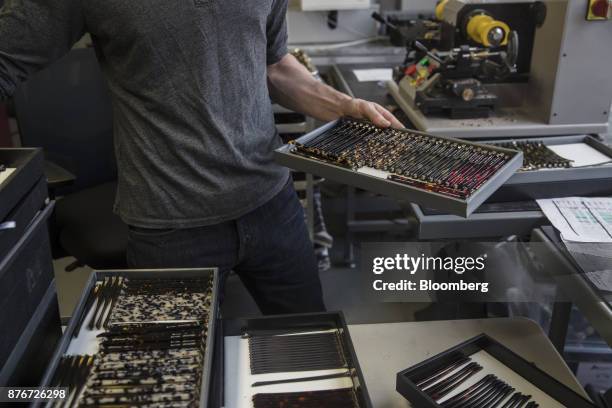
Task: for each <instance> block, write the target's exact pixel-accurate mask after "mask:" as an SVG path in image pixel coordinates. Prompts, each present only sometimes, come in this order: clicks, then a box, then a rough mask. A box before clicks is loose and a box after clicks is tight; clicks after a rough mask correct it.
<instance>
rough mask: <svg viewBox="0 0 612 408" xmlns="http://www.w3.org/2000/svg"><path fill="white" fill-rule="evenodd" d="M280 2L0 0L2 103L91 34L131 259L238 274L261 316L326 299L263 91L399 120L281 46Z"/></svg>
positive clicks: (330, 115)
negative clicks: (106, 94) (109, 114)
mask: <svg viewBox="0 0 612 408" xmlns="http://www.w3.org/2000/svg"><path fill="white" fill-rule="evenodd" d="M286 10H287V0H260V1H247V2H245V1H243V0H146V1H125V0H104V1H96V0H6V2H5V5H4V7H3V8H2V9H1V10H0V100H2V99H6V98H8V97H9V96H10V95H11V94H12V93H13V91H14V90H15V88H16V87H17V86H18V84H19V82H21V81H23V80H25V79H26V78H27V76H28V75H29V74H31V73H33V72H35V71H37V70H39V69H42V68H43V67H45V66H46V65H48V64H50V63H52V62H53V61H54V60H56V59H58V58H59V57H61V56H62V55H64V54H65V53H67V52H68V51H69V50H70V48H71V47H72V45H73V44H74V43H75V42H76V41H78V40H79V39H80V38H81V36H82V35H83V34H84V33H86V32H89V33H90V34H91V37H92V40H93V44H94V46H95V49H96V53H97V56H98V60H99V63H100V66H101V68H102V71H103V73H104V75H105V77H106V80H107V82H108V85H109V87H110V91H111V95H112V100H113V114H114V137H115V152H116V158H117V164H118V169H119V180H118V192H117V199H116V204H115V211H116V212H117V213H118V214H119V216H120V217H121V218H122V219H123V220H124V221H125V222H126V223H127V224H128V225H129V226H130V237H129V247H128V262H129V263H130V266H132V267H141V268H144V267H200V266H219V267H220V268H221V270H223V271H227V270H235V271H236V272H237V273H238V275H239V276H240V277H241V279H242V281H243V282H244V283H245V284H246V286H247V288H248V289H249V291H250V293H251V294H252V295H253V296H254V298H255V300H256V301H257V303H258V305H259V306H260V308H261V309H262V310H263V311H264V312H265V313H275V312H300V311H314V310H321V309H322V308H323V303H322V296H321V289H320V283H319V280H318V276H317V275H316V267H315V262H314V257H313V254H312V248H311V245H310V243H309V242H308V236H307V232H306V229H305V227H304V222H303V217H302V213H301V208H300V207H299V203H298V201H297V199H296V198H295V194H294V192H293V191H292V188H291V186H290V185H289V183H288V171H287V170H286V169H284V168H282V167H280V166H278V165H276V164H275V163H274V161H273V158H272V152H273V150H274V149H275V148H276V147H278V146H279V144H280V140H279V137H278V134H277V133H276V130H275V126H274V117H273V114H272V108H271V101H270V98H272V99H273V100H275V101H276V102H278V103H280V104H282V105H284V106H286V107H288V108H290V109H293V110H296V111H299V112H303V113H305V114H308V115H311V116H313V117H315V118H317V119H321V120H332V119H336V118H338V117H340V116H353V117H357V118H366V119H370V120H372V121H374V122H375V123H377V124H379V125H381V126H390V125H395V126H401V125H400V124H399V123H398V122H397V120H396V119H395V118H394V117H393V115H391V114H390V113H389V112H387V111H386V110H385V109H384V108H382V107H381V106H379V105H376V104H374V103H370V102H366V101H363V100H357V99H352V98H350V97H348V96H347V95H344V94H342V93H339V92H337V91H335V90H333V89H332V88H330V87H328V86H326V85H323V84H320V83H318V82H317V81H315V80H314V79H313V78H312V77H311V75H310V74H309V73H308V71H307V70H306V69H305V68H304V67H302V66H301V65H300V64H299V63H298V62H297V60H295V58H293V57H292V56H290V55H289V54H287V30H286V18H285V14H286Z"/></svg>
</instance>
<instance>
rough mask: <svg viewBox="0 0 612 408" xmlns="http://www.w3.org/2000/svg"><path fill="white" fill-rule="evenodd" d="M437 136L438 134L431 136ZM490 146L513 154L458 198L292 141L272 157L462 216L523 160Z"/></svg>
mask: <svg viewBox="0 0 612 408" xmlns="http://www.w3.org/2000/svg"><path fill="white" fill-rule="evenodd" d="M336 123H337V121H334V122H331V123H328V124H326V125H324V126H323V127H321V128H319V129H317V130H315V131H313V132H311V133H309V134H307V135H305V136H302V137H301V138H299V139H297V141H298V142H300V143H307V142H308V141H309V140H311V139H313V138H315V137H317V136H318V135H320V134H321V133H323V132H326V131H327V130H329V129H330V128H332V127H334V126H335V125H336ZM411 132H413V133H416V134H425V135H428V136H432V135H429V134H426V133H423V132H417V131H411ZM432 137H439V136H432ZM440 138H441V139H446V140H453V141H454V142H456V143H462V144H466V145H472V146H478V147H483V145H482V144H478V143H472V142H467V141H463V140H457V139H450V138H443V137H440ZM486 147H487V148H491V149H493V150H496V151H499V152H504V153H513V154H514V157H512V159H510V160H509V161H508V163H506V164H505V165H504V166H503V167H502V168H501V169H500V170H499V171H498V172H497V173H496V174H495V175H493V177H491V178H490V179H489V180H487V182H485V183H484V184H483V185H482V186H481V187H480V188H479V189H478V190H477V191H476V192H475V193H474V194H472V196H470V197H469V198H467V199H465V200H464V199H459V198H454V197H449V196H445V195H443V194H440V193H436V192H433V191H427V190H424V189H420V188H417V187H412V186H408V185H405V184H401V183H397V182H394V181H390V180H387V179H386V176H373V175H370V174H364V173H361V172H357V171H353V170H350V169H347V168H343V167H340V166H336V165H333V164H330V163H328V162H325V161H322V160H316V159H312V158H308V157H304V156H298V155H296V154H293V153H292V152H291V150H292V149H293V147H292V146H291V145H285V146H282V147H281V148H279V149H277V150H276V151H275V159H276V161H277V162H278V163H279V164H282V165H284V166H287V167H290V168H292V169H295V170H299V171H303V172H306V173H313V174H316V175H318V176H321V177H325V178H328V179H330V180H335V181H338V182H341V183H345V184H349V185H352V186H355V187H359V188H362V189H364V190H369V191H372V192H375V193H380V194H384V195H388V196H391V197H394V198H396V199H398V200H405V201H409V202H413V203H417V204H420V205H423V206H426V207H430V208H436V209H440V210H444V211H448V212H449V213H451V214H456V215H460V216H463V217H467V216H469V215H470V214H471V213H473V212H474V211H475V210H476V209H477V208H478V207H479V206H480V204H482V203H483V202H484V201H485V200H486V199H487V198H489V197H490V196H491V194H493V193H494V192H495V191H496V190H497V189H498V188H499V187H501V186H502V185H503V184H504V183H505V182H506V181H507V180H508V179H509V178H510V177H511V176H512V175H513V174H514V173H515V172H516V171H517V170H518V169H519V168H520V167H521V166H522V163H523V153H521V152H516V151H514V150H509V149H503V148H499V147H495V146H486Z"/></svg>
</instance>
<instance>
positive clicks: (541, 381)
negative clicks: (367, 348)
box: [396, 334, 595, 408]
mask: <svg viewBox="0 0 612 408" xmlns="http://www.w3.org/2000/svg"><path fill="white" fill-rule="evenodd" d="M396 389H397V391H398V392H399V393H400V394H402V395H403V396H404V397H405V398H406V399H407V400H408V401H410V403H411V405H412V406H413V407H418V408H468V407H469V408H492V407H496V408H537V407H540V408H564V407H572V408H595V405H593V404H592V403H591V402H590V401H588V400H587V399H585V398H584V397H582V396H581V395H579V394H577V393H576V392H574V391H573V390H571V389H570V388H568V387H566V386H565V385H563V384H562V383H560V382H559V381H557V380H556V379H554V378H552V377H551V376H550V375H548V374H547V373H546V372H544V371H542V370H540V369H539V368H538V367H537V366H536V365H535V364H533V363H531V362H529V361H527V360H525V359H524V358H522V357H521V356H519V355H518V354H516V353H514V352H513V351H511V350H510V349H508V348H506V347H505V346H504V345H502V344H501V343H499V342H498V341H496V340H495V339H493V338H491V337H490V336H487V335H486V334H481V335H479V336H476V337H474V338H472V339H470V340H467V341H466V342H464V343H462V344H459V345H457V346H455V347H453V348H451V349H448V350H446V351H444V352H442V353H440V354H438V355H436V356H433V357H431V358H429V359H427V360H425V361H423V362H421V363H419V364H417V365H415V366H413V367H411V368H408V369H406V370H404V371H401V372H399V373H398V374H397V377H396Z"/></svg>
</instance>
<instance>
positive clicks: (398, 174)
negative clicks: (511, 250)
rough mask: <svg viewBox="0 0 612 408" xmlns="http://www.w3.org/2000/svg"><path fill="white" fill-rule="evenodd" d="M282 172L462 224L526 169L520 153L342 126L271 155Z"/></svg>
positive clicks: (358, 124)
mask: <svg viewBox="0 0 612 408" xmlns="http://www.w3.org/2000/svg"><path fill="white" fill-rule="evenodd" d="M275 158H276V161H277V162H278V163H279V164H282V165H284V166H287V167H290V168H292V169H295V170H299V171H304V172H306V173H312V174H316V175H319V176H322V177H325V178H327V179H330V180H334V181H338V182H342V183H345V184H349V185H352V186H354V187H358V188H362V189H364V190H369V191H372V192H375V193H380V194H384V195H388V196H391V197H394V198H396V199H398V200H405V201H409V202H413V203H416V204H420V205H423V206H425V207H430V208H435V209H438V210H444V211H447V212H448V213H451V214H455V215H460V216H463V217H467V216H468V215H470V214H471V213H472V212H474V211H475V210H476V209H477V208H478V207H479V206H480V204H482V203H483V202H484V201H485V200H486V199H487V198H488V197H489V196H491V194H493V193H494V192H495V191H496V190H497V189H498V188H499V187H501V186H502V185H503V184H504V183H505V182H506V181H507V180H508V179H509V178H510V177H511V176H512V175H513V174H514V173H516V171H518V170H519V169H520V168H521V166H522V165H523V153H522V152H520V151H517V150H512V149H507V148H502V147H498V146H492V145H484V144H479V143H473V142H468V141H464V140H458V139H452V138H448V137H441V136H434V135H430V134H427V133H423V132H418V131H413V130H406V129H402V130H399V129H391V128H388V129H382V128H378V127H376V126H374V125H372V124H371V123H369V122H366V121H362V120H355V119H348V118H342V119H339V120H337V121H334V122H331V123H328V124H326V125H324V126H323V127H321V128H319V129H317V130H315V131H313V132H311V133H309V134H307V135H305V136H302V137H300V138H299V139H297V140H295V141H293V142H291V143H290V144H288V145H285V146H282V147H281V148H279V149H277V150H276V151H275Z"/></svg>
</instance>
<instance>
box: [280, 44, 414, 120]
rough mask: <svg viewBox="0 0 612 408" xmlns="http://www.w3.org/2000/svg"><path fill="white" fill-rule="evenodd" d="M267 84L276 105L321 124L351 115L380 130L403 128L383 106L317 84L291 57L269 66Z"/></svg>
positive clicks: (288, 56)
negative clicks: (379, 127)
mask: <svg viewBox="0 0 612 408" xmlns="http://www.w3.org/2000/svg"><path fill="white" fill-rule="evenodd" d="M268 85H269V89H270V96H271V97H272V99H273V100H274V101H275V102H276V103H278V104H280V105H282V106H284V107H286V108H288V109H291V110H293V111H296V112H300V113H303V114H306V115H308V116H312V117H313V118H315V119H318V120H321V121H331V120H334V119H338V118H340V117H342V116H352V117H355V118H360V119H361V118H363V119H369V120H371V121H373V122H374V123H376V124H377V125H379V126H383V127H386V126H394V127H402V125H401V123H399V122H398V121H397V119H395V117H394V116H393V115H392V114H391V113H389V112H388V111H387V110H386V109H384V108H383V107H382V106H380V105H378V104H375V103H372V102H367V101H363V100H361V99H354V98H351V97H350V96H348V95H346V94H344V93H342V92H338V91H337V90H335V89H334V88H332V87H330V86H328V85H325V84H323V83H321V82H319V81H317V80H316V79H315V78H313V76H312V75H311V73H310V72H308V70H307V69H306V68H305V67H304V66H303V65H302V64H300V63H299V62H298V61H297V60H296V59H295V58H294V57H293V56H292V55H286V56H285V57H284V58H283V59H282V60H281V61H280V62H278V63H277V64H274V65H271V66H269V67H268Z"/></svg>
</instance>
